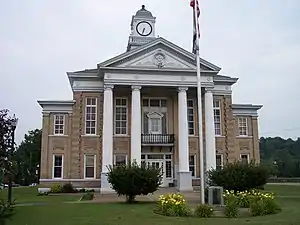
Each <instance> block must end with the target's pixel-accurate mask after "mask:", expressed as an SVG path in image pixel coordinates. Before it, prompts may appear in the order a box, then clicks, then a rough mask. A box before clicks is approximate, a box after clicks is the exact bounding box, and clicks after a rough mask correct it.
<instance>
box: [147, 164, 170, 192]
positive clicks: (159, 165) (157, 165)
mask: <svg viewBox="0 0 300 225" xmlns="http://www.w3.org/2000/svg"><path fill="white" fill-rule="evenodd" d="M148 165H149V166H152V167H154V168H156V169H161V172H162V184H161V185H160V186H161V187H164V186H165V185H166V183H165V177H166V176H165V169H164V162H163V161H159V160H155V161H154V160H153V161H152V160H151V161H148Z"/></svg>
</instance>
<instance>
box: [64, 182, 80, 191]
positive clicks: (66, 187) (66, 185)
mask: <svg viewBox="0 0 300 225" xmlns="http://www.w3.org/2000/svg"><path fill="white" fill-rule="evenodd" d="M61 192H62V193H75V192H77V190H76V189H74V188H73V185H72V184H71V183H67V184H64V185H63V186H62V188H61Z"/></svg>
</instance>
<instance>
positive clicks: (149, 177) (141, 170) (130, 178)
mask: <svg viewBox="0 0 300 225" xmlns="http://www.w3.org/2000/svg"><path fill="white" fill-rule="evenodd" d="M108 170H109V171H108V174H107V176H108V182H109V183H110V184H111V186H112V188H113V189H114V190H115V191H116V192H117V194H118V195H119V196H120V195H124V196H126V202H127V203H132V202H134V201H135V197H136V196H137V195H148V194H149V193H153V192H155V191H156V190H157V189H158V187H159V185H160V184H161V180H162V172H161V169H160V168H159V169H157V168H154V167H152V166H147V165H145V164H142V165H141V166H139V165H137V164H136V163H135V162H134V163H132V164H128V165H122V166H115V167H112V166H110V167H109V168H108Z"/></svg>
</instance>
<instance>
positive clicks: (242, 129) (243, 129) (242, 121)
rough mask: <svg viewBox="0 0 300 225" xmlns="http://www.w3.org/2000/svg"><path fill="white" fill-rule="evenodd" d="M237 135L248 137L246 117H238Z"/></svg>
mask: <svg viewBox="0 0 300 225" xmlns="http://www.w3.org/2000/svg"><path fill="white" fill-rule="evenodd" d="M238 121H239V135H240V136H247V135H248V124H247V117H239V119H238Z"/></svg>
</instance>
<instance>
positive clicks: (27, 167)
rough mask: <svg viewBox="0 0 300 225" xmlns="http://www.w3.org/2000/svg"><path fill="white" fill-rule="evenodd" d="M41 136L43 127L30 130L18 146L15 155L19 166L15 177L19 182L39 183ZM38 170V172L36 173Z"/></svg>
mask: <svg viewBox="0 0 300 225" xmlns="http://www.w3.org/2000/svg"><path fill="white" fill-rule="evenodd" d="M41 138H42V130H41V129H35V130H30V131H28V134H25V136H24V140H23V141H22V142H21V144H20V145H19V146H18V148H17V150H16V152H15V155H14V159H15V160H16V161H17V168H18V170H17V171H18V172H17V174H16V178H15V180H16V182H17V183H19V184H22V185H29V184H31V183H38V180H39V174H40V173H39V169H40V167H39V165H40V160H41ZM37 170H38V173H36V171H37Z"/></svg>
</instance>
